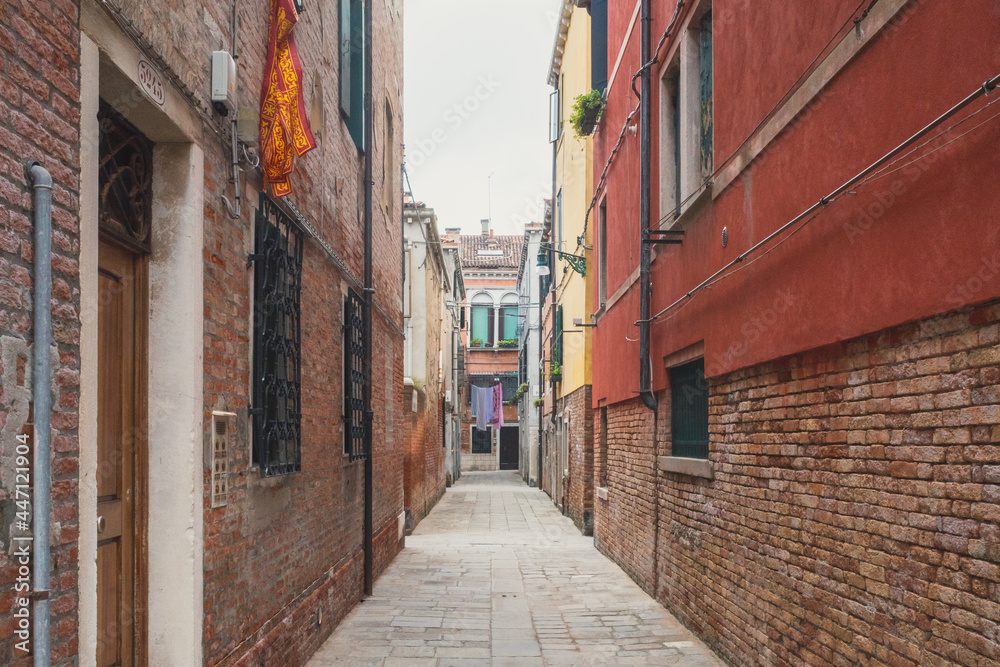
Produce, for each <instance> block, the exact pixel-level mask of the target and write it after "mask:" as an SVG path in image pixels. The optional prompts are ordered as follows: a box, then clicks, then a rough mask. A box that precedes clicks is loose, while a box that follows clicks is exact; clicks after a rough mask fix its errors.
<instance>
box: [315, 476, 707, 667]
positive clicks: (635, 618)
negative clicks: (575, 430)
mask: <svg viewBox="0 0 1000 667" xmlns="http://www.w3.org/2000/svg"><path fill="white" fill-rule="evenodd" d="M488 664H491V665H494V666H496V667H502V666H503V665H518V667H530V666H532V665H609V664H615V665H683V666H685V667H695V666H698V667H708V666H711V665H722V664H723V663H721V662H720V661H719V660H718V659H717V658H716V657H714V655H713V654H712V652H711V651H710V650H709V649H708V648H707V647H706V646H705V645H704V644H703V643H702V642H701V641H699V640H698V639H697V638H696V637H695V636H694V635H693V634H692V633H691V632H689V631H688V630H687V629H686V628H684V627H683V626H682V625H681V624H680V623H679V622H678V621H677V620H676V619H675V618H674V617H673V616H671V615H670V614H669V613H668V612H667V611H665V610H664V609H663V607H661V606H660V605H658V604H657V603H656V602H654V601H653V600H652V599H651V598H650V597H649V596H648V595H646V594H645V593H644V592H643V591H642V590H641V589H640V588H639V587H638V586H637V585H636V584H635V583H633V582H632V580H631V579H629V578H628V576H626V575H625V573H624V572H622V570H621V569H619V568H618V567H617V566H616V565H614V564H613V563H612V562H611V561H609V560H608V559H607V558H605V557H604V556H603V555H602V554H600V553H599V552H598V551H597V550H596V549H595V548H594V545H593V540H592V539H590V538H588V537H584V536H583V535H581V534H580V531H579V530H577V529H576V527H575V526H574V525H573V523H572V522H571V521H570V520H569V519H568V518H566V517H564V516H562V515H561V514H560V513H559V511H558V509H557V508H556V507H555V506H554V505H553V504H552V502H551V500H550V499H549V498H548V496H546V495H545V494H544V493H543V492H541V491H539V490H538V489H534V488H529V487H528V486H526V485H525V484H524V482H523V481H522V480H521V479H520V477H518V475H517V473H516V472H506V471H504V472H470V473H466V474H464V475H463V476H462V478H461V479H460V480H459V482H458V483H457V484H456V485H455V486H454V487H452V488H450V489H449V490H448V492H447V493H446V494H445V496H444V497H443V498H442V499H441V501H440V502H439V503H438V504H437V506H436V507H435V508H434V509H433V510H432V511H431V513H430V514H429V515H428V517H427V518H426V519H424V520H423V521H422V522H421V523H420V525H419V526H418V527H417V529H416V530H415V532H414V534H413V535H412V536H410V537H407V539H406V548H405V549H404V550H403V551H402V552H401V553H400V554H399V556H397V558H396V560H395V562H394V563H393V564H392V566H390V567H389V569H388V570H387V571H386V573H385V574H384V575H383V576H382V577H381V578H380V579H379V580H378V582H377V583H376V586H375V594H374V595H373V596H372V597H370V598H368V599H366V600H365V601H364V602H363V603H361V604H359V605H358V606H357V607H355V608H354V610H353V611H352V612H351V613H350V614H349V615H348V616H347V618H346V619H345V620H344V621H343V622H342V623H341V624H340V626H339V627H338V628H337V629H336V630H335V631H334V633H333V635H332V636H331V637H330V639H329V640H327V642H326V643H325V644H324V645H323V647H322V648H321V649H320V650H319V651H318V652H317V653H316V654H315V656H313V659H312V661H311V662H309V667H330V666H333V665H351V666H357V667H361V666H365V667H368V666H375V665H382V666H385V667H390V666H392V665H400V666H402V665H406V666H407V667H410V666H413V667H418V666H420V665H437V666H439V667H445V666H449V665H454V666H458V665H488Z"/></svg>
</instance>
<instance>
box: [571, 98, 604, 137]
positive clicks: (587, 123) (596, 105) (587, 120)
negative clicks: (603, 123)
mask: <svg viewBox="0 0 1000 667" xmlns="http://www.w3.org/2000/svg"><path fill="white" fill-rule="evenodd" d="M603 112H604V98H603V96H602V95H601V91H599V90H591V91H590V92H589V93H584V94H582V95H577V97H576V100H574V102H573V113H572V114H571V115H570V117H569V122H570V124H571V125H572V126H573V131H574V132H576V136H578V137H581V138H582V137H585V136H587V135H589V134H592V133H593V131H594V128H595V127H597V121H599V120H600V119H601V114H602V113H603Z"/></svg>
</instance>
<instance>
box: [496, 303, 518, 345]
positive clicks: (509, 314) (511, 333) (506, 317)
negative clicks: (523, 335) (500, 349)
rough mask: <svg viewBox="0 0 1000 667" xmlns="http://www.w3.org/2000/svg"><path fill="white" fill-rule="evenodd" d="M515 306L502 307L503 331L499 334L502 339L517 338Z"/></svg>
mask: <svg viewBox="0 0 1000 667" xmlns="http://www.w3.org/2000/svg"><path fill="white" fill-rule="evenodd" d="M517 323H518V317H517V308H504V309H503V331H502V332H501V334H500V338H501V339H504V340H511V339H513V338H517V337H518V335H517Z"/></svg>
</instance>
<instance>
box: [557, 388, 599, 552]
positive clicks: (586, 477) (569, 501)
mask: <svg viewBox="0 0 1000 667" xmlns="http://www.w3.org/2000/svg"><path fill="white" fill-rule="evenodd" d="M557 408H558V410H557V411H558V412H559V414H560V415H561V416H562V417H563V418H568V419H569V462H568V463H569V477H568V478H567V480H566V488H565V494H566V514H567V515H568V516H569V517H570V518H571V519H573V523H575V524H576V527H577V528H579V529H580V530H581V531H582V532H583V533H584V534H585V535H590V534H592V533H593V529H594V523H593V521H594V519H593V512H594V431H593V425H594V415H593V412H594V411H593V407H592V403H591V396H590V385H584V386H582V387H580V388H579V389H577V390H576V391H574V392H573V393H572V394H570V395H569V396H566V397H564V398H561V399H559V401H558V405H557Z"/></svg>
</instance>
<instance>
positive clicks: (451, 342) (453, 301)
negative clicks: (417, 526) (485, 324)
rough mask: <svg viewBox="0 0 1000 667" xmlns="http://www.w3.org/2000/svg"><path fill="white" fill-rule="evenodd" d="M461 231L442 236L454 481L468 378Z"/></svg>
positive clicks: (449, 467) (448, 435)
mask: <svg viewBox="0 0 1000 667" xmlns="http://www.w3.org/2000/svg"><path fill="white" fill-rule="evenodd" d="M458 235H460V232H454V233H452V232H449V230H447V229H446V230H445V234H444V235H443V236H442V237H441V250H442V253H443V255H444V265H445V272H446V273H447V275H448V276H449V277H450V278H451V293H450V294H449V295H448V296H447V299H446V301H445V309H444V327H443V330H444V331H445V332H447V335H446V336H444V337H443V338H442V340H441V359H442V364H443V365H444V366H445V368H447V369H448V372H447V373H446V374H445V377H444V414H445V475H446V479H447V483H448V484H449V485H450V484H453V483H454V482H455V481H456V480H457V479H458V478H459V477H461V475H462V405H463V400H464V398H465V395H466V393H467V389H466V380H465V346H464V345H463V343H462V325H463V323H464V322H465V306H464V305H463V304H464V303H465V280H464V278H463V276H462V256H461V248H460V247H459V244H458V240H457V239H458Z"/></svg>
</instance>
